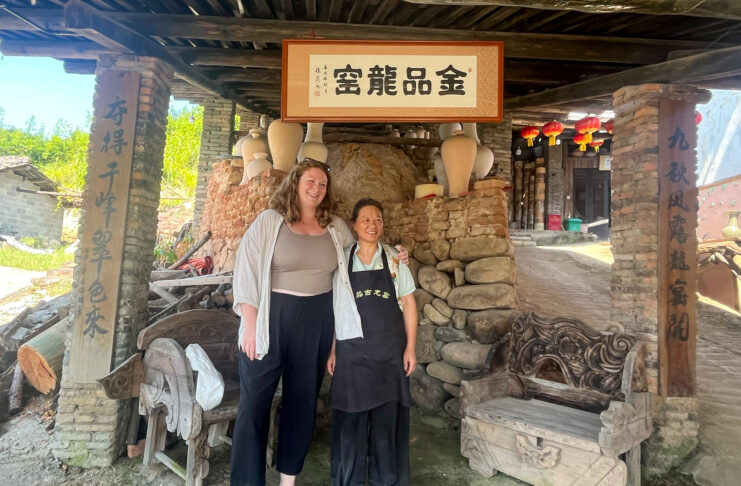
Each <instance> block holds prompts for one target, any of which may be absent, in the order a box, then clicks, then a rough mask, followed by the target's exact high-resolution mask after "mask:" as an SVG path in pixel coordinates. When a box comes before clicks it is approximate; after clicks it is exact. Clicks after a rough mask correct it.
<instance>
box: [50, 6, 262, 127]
mask: <svg viewBox="0 0 741 486" xmlns="http://www.w3.org/2000/svg"><path fill="white" fill-rule="evenodd" d="M64 19H65V24H66V26H67V28H68V29H69V30H71V31H73V32H75V33H77V34H80V35H84V36H85V37H88V38H93V39H95V40H96V41H99V42H103V43H104V44H106V45H109V46H112V47H115V46H121V47H122V48H123V49H126V50H128V51H130V52H132V53H136V55H139V56H150V57H156V58H159V59H161V60H163V61H164V62H166V63H168V64H170V65H171V66H172V67H173V69H174V70H175V71H177V72H178V73H179V74H180V76H181V77H182V78H184V79H186V80H187V81H188V82H189V83H191V84H194V85H196V86H198V87H200V88H202V89H204V90H205V91H208V92H210V93H213V94H215V95H217V96H221V97H223V98H226V99H230V100H234V101H237V102H238V103H240V104H244V105H246V106H248V107H250V108H252V107H253V106H254V105H253V104H252V102H251V101H249V99H245V98H240V97H239V96H237V95H236V94H235V93H234V92H232V91H231V90H229V89H227V88H224V87H223V86H220V85H219V84H218V83H215V82H213V80H211V79H210V78H208V76H204V75H203V74H201V73H200V72H199V71H198V70H197V69H195V68H193V67H192V66H190V65H189V64H187V63H186V62H184V61H183V60H182V59H181V58H180V57H179V56H176V55H173V54H172V53H170V52H168V51H167V50H166V49H165V48H164V47H163V46H161V45H160V44H158V43H156V42H155V41H153V40H152V39H149V38H147V37H144V36H142V35H140V34H139V33H138V32H137V31H136V30H134V29H132V28H130V27H127V26H126V25H123V24H121V23H119V22H118V21H116V20H113V18H111V17H109V16H108V15H107V14H105V13H103V12H100V11H98V10H96V9H94V8H92V7H90V6H88V5H87V4H84V3H82V2H81V1H80V0H69V1H68V2H67V3H66V4H65V6H64ZM254 111H255V112H257V113H260V112H261V111H262V110H260V109H259V108H258V107H257V106H254Z"/></svg>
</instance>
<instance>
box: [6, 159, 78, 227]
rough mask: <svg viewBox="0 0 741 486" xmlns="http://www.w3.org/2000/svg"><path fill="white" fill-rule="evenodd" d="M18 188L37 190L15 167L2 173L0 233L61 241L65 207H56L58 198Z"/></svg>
mask: <svg viewBox="0 0 741 486" xmlns="http://www.w3.org/2000/svg"><path fill="white" fill-rule="evenodd" d="M17 188H21V189H27V190H29V191H38V190H39V188H38V186H36V185H35V184H31V183H30V182H25V181H24V180H23V178H22V177H21V176H19V175H16V174H14V173H13V171H12V170H5V171H2V172H0V199H2V201H3V210H2V211H0V234H6V235H16V236H35V237H39V238H43V239H45V240H55V241H60V240H61V237H62V222H63V220H64V209H62V208H57V198H55V197H53V196H46V195H43V194H29V193H26V192H18V191H16V189H17Z"/></svg>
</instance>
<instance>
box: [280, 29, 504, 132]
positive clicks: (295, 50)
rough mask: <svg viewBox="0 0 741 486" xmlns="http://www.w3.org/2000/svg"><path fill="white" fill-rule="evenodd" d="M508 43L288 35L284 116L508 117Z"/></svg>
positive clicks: (348, 118)
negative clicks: (319, 38) (505, 96)
mask: <svg viewBox="0 0 741 486" xmlns="http://www.w3.org/2000/svg"><path fill="white" fill-rule="evenodd" d="M502 59H503V45H502V43H501V42H384V41H317V40H286V41H284V43H283V86H282V96H281V102H282V118H283V120H284V121H313V120H321V121H322V122H326V121H350V122H354V121H376V120H383V121H385V122H387V121H409V120H413V121H449V120H455V121H501V118H502Z"/></svg>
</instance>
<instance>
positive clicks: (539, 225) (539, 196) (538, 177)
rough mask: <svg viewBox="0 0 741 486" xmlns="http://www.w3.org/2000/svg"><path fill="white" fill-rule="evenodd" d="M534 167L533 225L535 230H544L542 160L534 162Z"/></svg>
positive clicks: (543, 175) (543, 170) (543, 173)
mask: <svg viewBox="0 0 741 486" xmlns="http://www.w3.org/2000/svg"><path fill="white" fill-rule="evenodd" d="M536 164H537V167H535V224H534V225H533V228H535V229H536V230H543V229H545V166H544V164H543V159H537V160H536Z"/></svg>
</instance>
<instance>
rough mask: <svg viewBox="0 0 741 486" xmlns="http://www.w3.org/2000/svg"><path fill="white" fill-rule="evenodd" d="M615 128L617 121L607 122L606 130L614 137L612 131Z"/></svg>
mask: <svg viewBox="0 0 741 486" xmlns="http://www.w3.org/2000/svg"><path fill="white" fill-rule="evenodd" d="M614 128H615V120H607V122H606V123H605V130H607V133H609V134H610V135H612V130H613V129H614Z"/></svg>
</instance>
